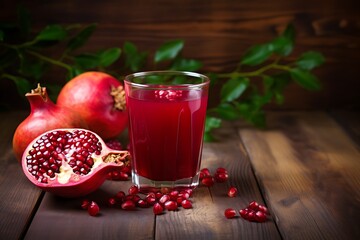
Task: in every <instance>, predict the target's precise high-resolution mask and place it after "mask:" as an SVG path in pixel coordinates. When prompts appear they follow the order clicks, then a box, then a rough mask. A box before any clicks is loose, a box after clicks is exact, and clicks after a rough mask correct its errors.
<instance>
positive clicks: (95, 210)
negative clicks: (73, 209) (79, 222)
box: [87, 201, 100, 217]
mask: <svg viewBox="0 0 360 240" xmlns="http://www.w3.org/2000/svg"><path fill="white" fill-rule="evenodd" d="M87 210H88V213H89V215H90V216H93V217H95V216H96V215H98V214H99V212H100V208H99V206H98V205H97V203H96V202H94V201H91V202H90V204H89V207H88V208H87Z"/></svg>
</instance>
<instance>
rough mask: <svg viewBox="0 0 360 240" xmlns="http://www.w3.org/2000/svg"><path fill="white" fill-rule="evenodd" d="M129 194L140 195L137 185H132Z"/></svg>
mask: <svg viewBox="0 0 360 240" xmlns="http://www.w3.org/2000/svg"><path fill="white" fill-rule="evenodd" d="M128 192H129V194H130V195H135V194H138V193H139V188H138V186H136V185H132V186H131V187H130V188H129V191H128Z"/></svg>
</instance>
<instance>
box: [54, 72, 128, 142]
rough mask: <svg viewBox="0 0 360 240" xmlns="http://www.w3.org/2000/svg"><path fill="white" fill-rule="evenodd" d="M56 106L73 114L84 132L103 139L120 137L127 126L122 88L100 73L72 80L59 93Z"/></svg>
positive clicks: (115, 80) (87, 74)
mask: <svg viewBox="0 0 360 240" xmlns="http://www.w3.org/2000/svg"><path fill="white" fill-rule="evenodd" d="M120 103H121V104H120ZM57 105H58V106H65V107H68V108H71V109H72V110H74V111H76V112H77V113H78V114H79V115H80V116H81V118H82V119H83V120H84V121H85V123H86V124H87V128H88V129H89V130H91V131H93V132H96V133H97V134H98V135H100V136H101V137H102V138H103V139H111V138H115V137H117V136H119V135H120V134H121V133H122V132H123V131H124V130H125V129H126V128H127V126H128V113H127V110H126V108H125V91H124V89H123V85H122V83H121V82H120V81H119V80H117V79H116V78H114V77H113V76H111V75H109V74H106V73H103V72H96V71H90V72H85V73H82V74H80V75H78V76H76V77H75V78H73V79H71V80H70V81H69V82H67V83H66V84H65V86H64V87H63V88H62V89H61V91H60V93H59V95H58V98H57Z"/></svg>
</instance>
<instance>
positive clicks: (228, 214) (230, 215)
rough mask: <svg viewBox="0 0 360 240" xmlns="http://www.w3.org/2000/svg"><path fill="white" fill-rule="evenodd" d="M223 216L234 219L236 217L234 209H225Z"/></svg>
mask: <svg viewBox="0 0 360 240" xmlns="http://www.w3.org/2000/svg"><path fill="white" fill-rule="evenodd" d="M224 215H225V217H226V218H234V217H235V216H236V211H235V209H232V208H227V209H225V212H224Z"/></svg>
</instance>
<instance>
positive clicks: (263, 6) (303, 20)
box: [0, 0, 360, 109]
mask: <svg viewBox="0 0 360 240" xmlns="http://www.w3.org/2000/svg"><path fill="white" fill-rule="evenodd" d="M16 5H17V1H10V0H5V1H3V5H2V6H3V7H1V8H0V11H1V14H0V21H1V20H3V21H5V20H11V19H15V12H16ZM24 5H25V6H26V7H28V8H29V10H30V11H31V13H32V15H33V17H32V23H33V27H34V29H36V30H39V29H41V28H43V27H44V26H45V25H47V24H55V23H61V24H73V23H82V24H89V23H98V28H97V30H96V32H95V34H94V36H93V37H92V38H91V39H90V41H89V42H88V44H87V45H86V47H84V48H83V49H82V50H84V51H87V50H98V49H102V48H107V47H114V46H118V47H122V46H123V44H124V42H125V41H131V42H133V43H135V44H136V45H137V46H138V48H139V49H140V50H142V51H148V52H150V53H154V52H155V50H156V49H157V48H158V47H159V46H160V45H161V44H162V43H164V42H165V41H168V40H171V39H183V40H184V41H185V49H184V53H183V55H184V56H186V57H187V58H195V59H198V60H200V61H202V62H203V64H204V66H203V68H202V69H201V71H202V72H204V73H206V72H209V71H210V72H229V71H233V70H234V69H235V68H236V66H237V64H238V63H239V60H240V58H241V56H242V55H243V54H244V51H245V50H246V49H248V48H249V47H250V46H252V45H254V44H259V43H263V42H266V41H269V40H271V39H272V38H274V37H275V36H277V34H279V33H280V32H282V30H283V29H284V28H285V26H286V25H287V24H288V23H290V22H292V23H293V24H294V26H295V28H296V31H297V39H296V47H295V49H294V54H293V55H291V56H289V60H294V59H296V58H297V57H298V56H299V54H300V53H302V52H304V51H309V50H315V51H320V52H322V53H323V54H324V55H325V57H326V59H327V61H326V64H325V65H324V66H323V67H322V68H320V69H317V70H315V73H316V75H317V76H318V77H319V79H320V80H321V82H322V84H323V90H322V91H320V92H309V91H305V90H304V89H302V88H301V87H299V86H297V85H291V86H289V87H288V88H287V89H286V101H285V104H284V105H283V106H275V105H270V106H269V107H271V108H282V109H324V108H326V109H329V108H344V107H346V108H359V102H360V97H359V94H358V93H357V90H356V89H357V88H356V87H355V86H357V87H359V81H358V78H359V69H358V62H359V61H360V46H359V42H360V25H359V21H360V15H359V10H358V9H359V1H357V0H331V1H327V0H314V1H306V2H304V1H301V0H295V1H287V0H279V1H265V0H256V1H230V0H228V1H217V0H196V1H194V0H184V1H166V0H152V1H148V0H136V1H124V0H107V1H94V0H90V1H87V0H78V1H72V0H64V1H42V0H33V1H26V2H25V3H24ZM152 57H153V56H150V58H152ZM120 67H121V66H120V65H119V66H117V68H118V69H120ZM154 68H155V66H153V65H151V64H150V65H149V66H148V67H147V68H146V69H145V70H149V69H154ZM244 70H247V69H246V68H245V69H244ZM61 76H64V75H62V74H52V75H50V76H48V77H46V78H44V79H42V81H43V82H45V83H46V82H53V81H58V82H63V81H64V78H61ZM0 84H1V85H0V89H6V91H13V90H14V86H13V85H12V83H5V82H0ZM4 93H5V92H4ZM9 95H10V96H12V95H14V96H17V94H16V92H15V91H14V92H13V94H9ZM2 96H4V95H2V94H0V100H4V101H6V100H10V99H8V98H2ZM17 101H18V99H17V98H13V102H17ZM22 104H23V106H24V103H22ZM25 106H26V105H25Z"/></svg>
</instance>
